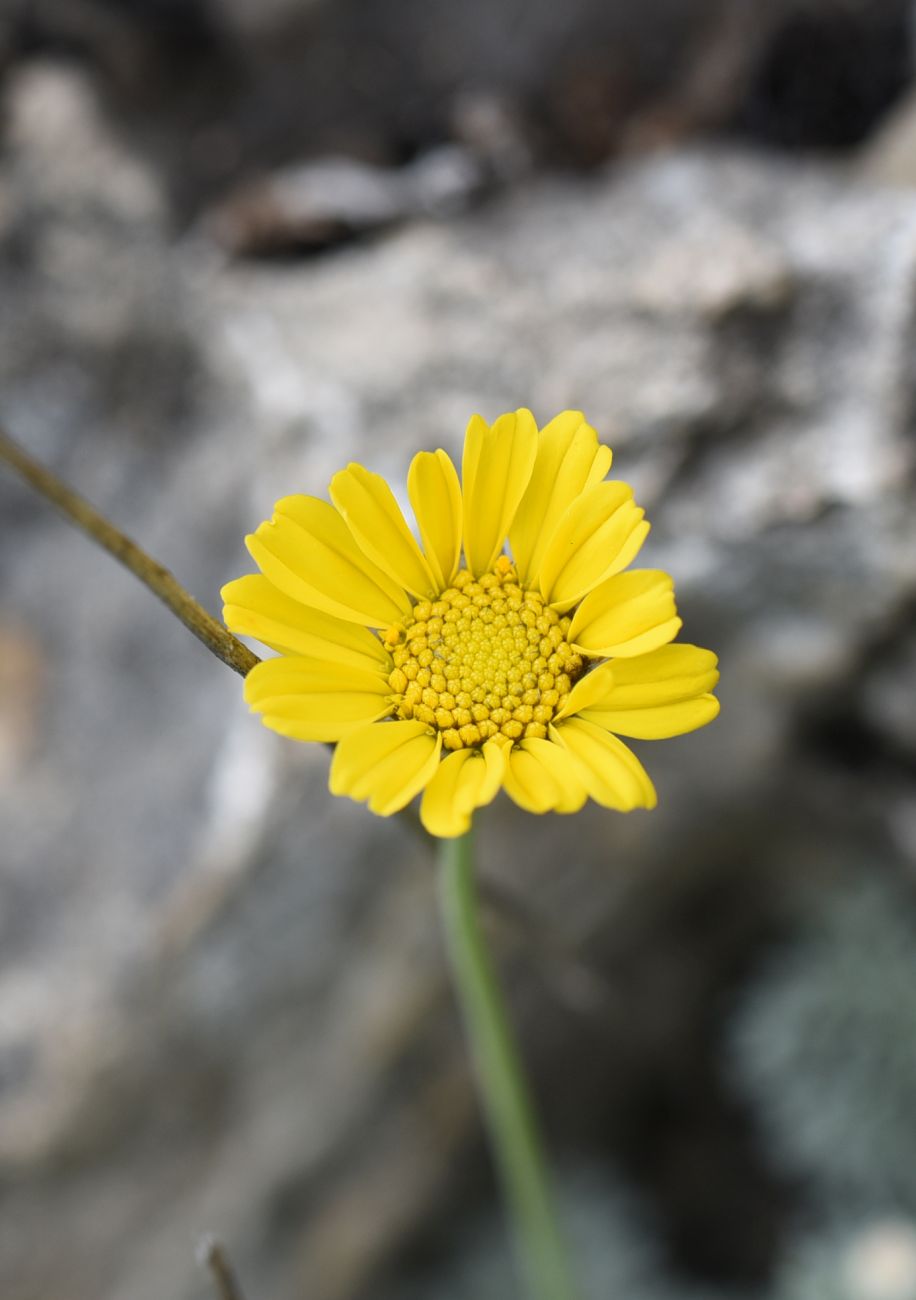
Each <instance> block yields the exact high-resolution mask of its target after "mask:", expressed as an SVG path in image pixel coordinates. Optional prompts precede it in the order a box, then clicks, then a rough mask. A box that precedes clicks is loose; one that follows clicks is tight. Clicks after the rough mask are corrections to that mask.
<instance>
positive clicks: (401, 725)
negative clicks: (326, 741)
mask: <svg viewBox="0 0 916 1300" xmlns="http://www.w3.org/2000/svg"><path fill="white" fill-rule="evenodd" d="M441 749H442V733H441V732H437V733H436V735H435V736H433V735H432V734H431V733H430V730H429V728H428V727H427V726H426V725H425V723H422V722H377V723H375V724H374V725H372V726H368V727H359V728H357V729H356V730H354V731H351V732H349V733H348V734H347V735H346V736H344V738H343V739H342V740H341V742H340V744H339V745H338V746H337V748H336V749H335V751H334V758H333V761H332V763H331V776H330V790H331V794H344V795H348V796H349V797H350V798H351V799H355V800H356V801H357V802H358V803H364V802H366V801H367V800H368V803H369V809H370V811H371V812H374V813H377V814H378V816H379V817H388V816H390V815H391V813H396V812H398V811H400V809H401V808H404V807H405V806H406V805H407V804H409V803H410V801H411V799H412V798H413V797H414V795H416V794H419V793H420V791H421V790H422V789H423V787H424V786H425V785H426V784H427V782H428V781H429V780H430V779H431V778H432V776H433V774H434V773H435V771H436V768H437V766H438V763H439V753H440V750H441Z"/></svg>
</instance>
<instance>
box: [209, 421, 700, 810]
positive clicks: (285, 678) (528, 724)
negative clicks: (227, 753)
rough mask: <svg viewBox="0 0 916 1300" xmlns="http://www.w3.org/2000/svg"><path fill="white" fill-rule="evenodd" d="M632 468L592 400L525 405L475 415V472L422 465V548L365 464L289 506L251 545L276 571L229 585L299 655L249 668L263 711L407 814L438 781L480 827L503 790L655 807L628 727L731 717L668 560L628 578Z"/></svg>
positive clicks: (333, 783)
mask: <svg viewBox="0 0 916 1300" xmlns="http://www.w3.org/2000/svg"><path fill="white" fill-rule="evenodd" d="M610 465H611V451H610V448H608V447H605V446H602V445H601V444H600V443H599V442H598V438H597V435H596V433H595V431H594V429H592V428H591V426H590V425H588V424H587V423H586V422H585V420H584V418H583V416H582V414H581V412H579V411H564V412H563V413H562V414H561V415H558V416H557V417H556V418H555V419H553V420H551V421H550V423H549V424H548V425H546V426H545V427H544V428H543V429H541V430H540V431H539V430H538V428H537V425H536V424H535V421H534V418H533V416H532V415H531V412H530V411H526V410H519V411H515V412H512V413H509V414H506V415H501V416H500V417H499V419H498V420H496V421H495V423H494V424H493V425H492V426H489V425H487V424H486V423H485V422H484V421H483V420H482V419H481V418H480V416H478V415H475V416H473V417H472V419H471V421H470V423H469V425H468V429H467V434H466V436H465V443H464V455H463V458H462V466H461V481H460V482H459V478H458V473H457V471H456V469H455V467H454V465H453V464H452V462H451V460H450V459H449V457H448V456H447V455H446V453H445V452H444V451H441V450H440V451H436V452H420V453H419V454H418V455H417V456H415V457H414V460H413V463H412V464H411V467H410V472H409V474H408V478H407V490H408V495H409V497H410V503H411V505H412V507H413V511H414V514H415V516H416V522H417V527H418V531H419V537H420V540H419V542H418V541H417V539H416V538H415V537H414V534H413V532H412V531H411V529H410V528H409V526H408V524H407V522H406V521H405V519H404V516H403V514H402V513H401V509H400V507H399V506H398V504H397V501H396V500H395V497H394V495H393V493H392V491H391V489H390V488H389V487H388V485H387V483H386V482H385V480H384V479H382V478H381V477H380V476H379V475H378V474H373V473H371V472H370V471H369V470H367V469H364V468H363V467H362V466H361V465H355V464H354V465H349V466H348V467H347V469H345V470H341V472H340V473H339V474H335V476H334V478H333V479H332V480H331V485H330V496H331V501H332V502H333V504H329V503H328V502H326V501H322V500H319V499H318V498H316V497H307V496H292V497H285V498H284V499H283V500H282V501H278V502H277V504H276V506H275V508H274V515H273V518H272V519H271V520H270V521H269V522H266V523H263V524H261V526H260V527H259V528H258V529H257V531H256V532H255V533H254V534H253V535H252V536H250V537H248V538H247V539H246V541H247V545H248V549H249V551H250V552H251V555H252V556H253V558H254V560H255V562H256V563H257V565H258V567H259V568H260V570H261V572H260V574H256V575H252V576H249V577H245V578H239V579H238V580H237V581H235V582H230V583H229V584H228V585H227V586H226V587H224V588H223V593H222V594H223V599H224V601H225V609H224V617H225V620H226V623H227V625H228V626H229V627H230V628H231V629H232V630H233V631H234V632H238V633H242V634H243V635H249V636H253V637H256V638H257V639H258V640H259V641H262V642H264V644H265V645H268V646H270V647H271V648H272V649H274V650H276V651H277V652H278V656H277V657H276V658H273V659H267V660H264V661H263V662H262V663H259V664H258V665H257V666H256V667H255V668H253V669H252V671H251V672H250V673H249V674H248V676H247V678H246V680H245V698H246V699H247V701H248V703H249V704H250V706H251V708H252V709H253V710H254V711H255V712H256V713H259V714H260V715H261V717H262V720H263V722H264V723H265V725H266V726H268V727H271V728H272V729H273V730H274V731H278V732H280V733H281V734H283V735H286V736H291V737H293V738H294V739H296V740H312V741H325V742H332V743H335V744H336V749H335V752H334V758H333V761H332V763H331V778H330V788H331V791H332V792H333V793H334V794H343V795H349V796H350V798H352V799H356V800H359V801H360V802H368V805H369V808H370V809H371V810H372V811H373V812H374V813H378V814H379V815H381V816H388V815H389V814H391V813H394V812H397V811H399V810H400V809H401V808H403V807H404V806H405V805H406V804H407V803H409V802H410V800H411V799H413V797H414V796H415V795H417V794H419V793H420V792H421V791H422V792H423V800H422V803H421V807H420V816H421V818H422V820H423V823H424V825H425V826H426V828H427V830H429V831H430V832H431V833H432V834H433V835H440V836H454V835H460V834H463V833H464V831H466V830H467V829H468V827H469V825H470V821H471V817H472V814H473V812H474V810H475V809H476V808H479V807H481V806H483V805H484V804H487V803H489V802H490V801H491V800H492V799H493V798H494V797H495V795H496V794H497V792H498V791H499V789H500V788H503V789H505V790H506V792H507V793H508V794H509V796H510V798H512V799H513V800H514V801H515V802H516V803H517V804H519V805H520V806H521V807H522V808H525V809H527V810H528V811H529V812H535V813H543V812H560V813H571V812H576V811H577V810H578V809H579V808H581V807H582V805H583V804H584V803H585V801H586V799H588V798H592V799H594V800H595V801H596V802H597V803H599V804H602V805H604V806H605V807H607V808H615V809H617V810H619V811H621V812H626V811H629V810H630V809H633V808H652V807H654V805H655V802H656V796H655V790H654V788H653V786H652V782H651V781H650V780H649V777H648V775H647V773H646V771H645V770H644V768H643V766H642V764H641V763H640V762H639V760H638V759H637V757H636V755H635V754H634V753H633V752H632V750H630V749H629V748H628V747H627V746H626V745H625V744H624V743H623V741H622V740H620V739H619V737H620V736H628V737H634V738H637V739H642V740H657V739H661V738H663V737H666V736H676V735H680V734H681V733H683V732H686V731H692V730H694V729H695V728H697V727H702V726H704V725H705V724H706V723H707V722H711V721H712V719H713V718H714V717H715V716H716V714H717V712H718V707H719V706H718V701H717V700H716V699H715V697H714V696H713V695H711V694H710V692H711V690H712V688H713V687H714V686H715V684H716V681H717V680H718V673H717V671H716V657H715V655H713V654H712V653H711V652H710V651H708V650H701V649H699V648H698V647H696V646H691V645H679V644H678V645H672V644H670V643H671V642H672V641H673V639H674V637H675V636H676V635H677V633H678V631H679V629H680V627H681V621H680V619H679V618H678V616H677V612H676V609H675V604H674V591H673V583H672V580H671V578H670V577H668V575H667V574H665V573H662V572H660V571H658V570H655V569H635V570H629V571H627V572H624V570H626V569H627V566H628V565H629V564H630V563H631V562H632V560H633V559H634V558H635V557H636V554H637V552H638V551H639V548H640V547H641V545H642V543H643V541H644V540H645V537H646V534H647V533H648V531H649V525H648V523H647V522H646V521H645V519H644V518H643V511H642V510H641V509H640V508H639V507H638V506H637V505H636V504H635V502H634V500H633V493H632V491H631V489H630V488H629V487H628V486H627V485H626V484H625V483H620V482H615V481H608V480H607V479H606V478H605V475H606V474H607V472H608V470H609V468H610ZM507 542H508V551H509V553H508V554H507V553H506V544H507Z"/></svg>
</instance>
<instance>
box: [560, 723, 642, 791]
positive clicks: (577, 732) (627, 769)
mask: <svg viewBox="0 0 916 1300" xmlns="http://www.w3.org/2000/svg"><path fill="white" fill-rule="evenodd" d="M550 734H551V736H552V738H553V739H554V740H555V741H556V742H557V743H558V744H559V745H562V746H563V747H564V748H565V749H567V750H568V751H569V753H570V754H571V755H573V757H574V758H575V759H576V760H577V762H578V765H579V772H580V774H581V777H582V780H583V782H584V784H585V786H586V789H587V790H588V793H589V794H590V795H591V797H592V798H593V799H594V800H595V802H596V803H600V804H601V805H602V807H604V808H615V809H616V810H617V811H618V812H629V811H630V810H631V809H633V808H654V807H655V804H656V801H657V798H656V794H655V787H654V786H653V785H652V782H651V781H650V780H649V774H648V773H647V772H646V770H645V768H644V767H643V765H642V763H640V761H639V759H638V758H637V757H636V755H635V754H634V753H633V752H632V750H630V749H628V748H627V746H626V745H625V744H624V743H623V741H622V740H618V739H617V737H616V736H612V735H611V733H610V732H609V731H605V730H604V728H603V727H599V726H596V725H595V723H593V722H588V721H585V720H583V719H582V718H580V717H576V718H570V719H569V720H568V721H566V722H561V723H560V725H559V726H558V727H551V728H550Z"/></svg>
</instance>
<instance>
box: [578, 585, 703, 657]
mask: <svg viewBox="0 0 916 1300" xmlns="http://www.w3.org/2000/svg"><path fill="white" fill-rule="evenodd" d="M680 627H681V620H680V619H679V618H678V616H677V610H676V609H675V605H674V582H673V580H672V579H671V578H670V577H669V576H668V574H667V573H662V572H661V570H660V569H633V570H631V571H630V572H629V573H618V574H615V575H614V577H613V578H607V579H606V580H605V581H604V582H602V583H599V585H598V586H597V587H595V588H594V589H593V590H592V591H590V592H589V593H588V595H587V596H586V597H585V599H584V600H583V601H582V603H581V605H580V606H579V608H578V609H577V610H576V612H575V614H574V615H573V620H572V624H571V625H570V629H569V634H568V640H569V641H570V642H572V644H574V645H575V646H576V648H577V649H579V650H581V651H583V653H584V654H587V655H591V656H592V657H595V656H599V655H600V656H610V655H614V656H630V655H641V654H647V653H648V652H649V651H650V650H656V649H657V648H658V647H659V646H662V645H667V643H668V642H669V641H671V640H673V639H674V637H676V636H677V634H678V631H679V630H680Z"/></svg>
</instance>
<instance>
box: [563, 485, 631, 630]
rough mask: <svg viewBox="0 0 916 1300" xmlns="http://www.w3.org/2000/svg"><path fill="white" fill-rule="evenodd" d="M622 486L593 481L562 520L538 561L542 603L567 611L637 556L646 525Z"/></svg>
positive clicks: (627, 491)
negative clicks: (592, 484)
mask: <svg viewBox="0 0 916 1300" xmlns="http://www.w3.org/2000/svg"><path fill="white" fill-rule="evenodd" d="M643 514H644V511H643V510H641V509H640V508H639V506H637V505H636V504H635V502H634V501H633V491H632V489H631V488H630V487H629V486H628V485H627V484H626V483H620V482H616V481H613V480H612V481H611V482H610V483H596V484H595V486H594V487H591V488H588V489H587V490H586V491H585V492H583V493H582V494H581V495H580V496H578V497H577V498H576V499H575V501H573V503H572V505H570V506H569V507H568V508H567V509H566V511H565V512H564V513H563V515H562V516H561V518H560V520H559V522H558V523H557V526H556V528H555V529H554V530H553V533H552V534H551V537H550V541H549V542H548V544H547V547H546V549H545V551H544V557H543V560H542V561H541V566H540V572H539V574H538V581H539V584H540V588H541V594H542V595H543V596H544V599H545V600H547V601H549V602H550V604H551V605H552V606H553V607H554V608H555V609H558V610H565V609H569V608H570V607H571V606H572V605H574V604H575V603H576V601H578V600H581V599H582V597H583V596H584V595H585V594H586V593H587V592H589V591H591V590H592V588H593V587H597V586H598V584H599V583H600V582H603V581H604V580H605V578H609V577H611V575H612V574H614V573H619V572H620V571H621V569H625V568H626V567H627V565H628V564H629V563H630V562H631V561H632V560H633V559H634V558H635V556H636V553H637V552H638V550H639V548H640V546H642V544H643V542H644V541H645V538H646V534H647V533H648V531H649V525H648V524H647V523H646V522H645V521H644V520H643Z"/></svg>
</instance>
